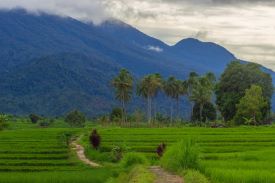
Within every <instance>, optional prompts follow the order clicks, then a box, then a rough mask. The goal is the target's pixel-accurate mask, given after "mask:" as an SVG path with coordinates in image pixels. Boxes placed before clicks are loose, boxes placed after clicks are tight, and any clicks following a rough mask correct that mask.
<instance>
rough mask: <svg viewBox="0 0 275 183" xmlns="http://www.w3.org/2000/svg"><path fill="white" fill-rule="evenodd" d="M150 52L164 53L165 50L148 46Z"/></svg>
mask: <svg viewBox="0 0 275 183" xmlns="http://www.w3.org/2000/svg"><path fill="white" fill-rule="evenodd" d="M148 50H151V51H155V52H162V51H163V49H162V48H160V47H159V46H152V45H149V46H148Z"/></svg>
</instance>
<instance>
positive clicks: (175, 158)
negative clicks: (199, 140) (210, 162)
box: [161, 140, 199, 172]
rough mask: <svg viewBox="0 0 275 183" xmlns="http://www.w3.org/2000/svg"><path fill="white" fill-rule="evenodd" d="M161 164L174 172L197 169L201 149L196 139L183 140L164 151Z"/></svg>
mask: <svg viewBox="0 0 275 183" xmlns="http://www.w3.org/2000/svg"><path fill="white" fill-rule="evenodd" d="M161 166H162V167H164V168H165V169H167V170H169V171H173V172H179V171H181V170H184V169H197V168H198V166H199V151H198V148H197V146H196V144H195V142H194V141H192V140H186V141H184V140H182V141H180V142H178V143H176V144H174V145H173V146H171V147H170V148H168V149H167V151H166V152H165V153H164V155H163V157H162V159H161Z"/></svg>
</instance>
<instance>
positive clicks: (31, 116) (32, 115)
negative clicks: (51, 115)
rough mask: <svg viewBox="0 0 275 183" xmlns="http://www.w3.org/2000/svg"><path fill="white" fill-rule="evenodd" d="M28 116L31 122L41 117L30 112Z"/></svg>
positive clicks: (35, 121)
mask: <svg viewBox="0 0 275 183" xmlns="http://www.w3.org/2000/svg"><path fill="white" fill-rule="evenodd" d="M29 118H30V120H31V122H32V123H37V122H38V121H39V120H40V119H41V117H40V116H38V115H36V114H30V115H29Z"/></svg>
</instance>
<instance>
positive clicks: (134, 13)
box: [0, 0, 275, 70]
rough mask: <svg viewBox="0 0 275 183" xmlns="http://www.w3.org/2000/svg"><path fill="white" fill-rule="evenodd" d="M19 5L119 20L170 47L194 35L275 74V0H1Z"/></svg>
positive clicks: (0, 3)
mask: <svg viewBox="0 0 275 183" xmlns="http://www.w3.org/2000/svg"><path fill="white" fill-rule="evenodd" d="M15 7H23V8H25V9H27V10H28V11H30V12H34V13H37V12H39V11H45V12H48V13H52V14H57V15H62V16H71V17H73V18H76V19H79V20H84V21H93V22H95V23H98V24H99V23H100V22H102V21H104V20H106V19H108V18H110V17H112V18H117V19H120V20H122V21H125V22H126V23H129V24H131V25H133V26H134V27H137V28H138V29H140V30H141V31H142V32H145V33H147V34H149V35H151V36H154V37H156V38H159V39H161V40H163V41H165V42H166V43H168V44H171V45H172V44H175V43H177V42H178V41H180V40H181V39H183V38H188V37H195V38H198V39H201V40H202V41H210V42H215V43H218V44H221V45H223V46H225V47H226V48H227V49H229V50H230V51H232V52H233V53H234V54H235V55H236V56H237V57H239V58H240V59H243V60H251V61H254V62H258V63H261V64H264V65H266V66H269V67H270V68H272V69H273V70H275V64H274V63H275V52H274V50H275V21H274V17H275V0H77V1H76V0H47V1H45V0H0V8H5V9H11V8H15ZM148 49H150V50H153V51H157V50H158V51H160V50H159V49H158V48H155V47H151V48H148Z"/></svg>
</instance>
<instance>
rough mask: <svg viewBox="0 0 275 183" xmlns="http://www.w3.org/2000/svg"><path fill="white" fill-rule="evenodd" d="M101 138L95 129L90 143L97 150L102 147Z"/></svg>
mask: <svg viewBox="0 0 275 183" xmlns="http://www.w3.org/2000/svg"><path fill="white" fill-rule="evenodd" d="M100 142H101V137H100V135H99V134H98V133H97V130H96V129H94V130H93V131H92V133H91V135H90V143H91V145H92V146H93V147H94V148H95V149H96V150H97V149H98V148H99V146H100Z"/></svg>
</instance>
